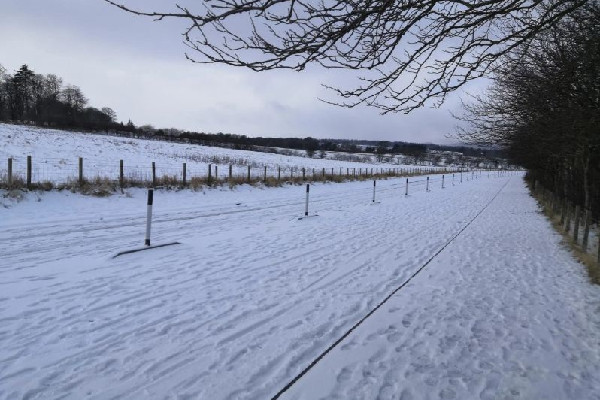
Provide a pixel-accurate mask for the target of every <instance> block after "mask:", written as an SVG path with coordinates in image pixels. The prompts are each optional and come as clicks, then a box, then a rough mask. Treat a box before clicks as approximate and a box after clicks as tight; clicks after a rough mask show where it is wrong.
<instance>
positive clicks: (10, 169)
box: [8, 158, 13, 188]
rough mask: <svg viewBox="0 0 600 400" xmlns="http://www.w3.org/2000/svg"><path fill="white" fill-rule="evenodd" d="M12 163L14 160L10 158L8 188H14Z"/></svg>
mask: <svg viewBox="0 0 600 400" xmlns="http://www.w3.org/2000/svg"><path fill="white" fill-rule="evenodd" d="M12 162H13V159H12V158H9V159H8V187H9V188H10V187H11V186H12V182H13V178H12Z"/></svg>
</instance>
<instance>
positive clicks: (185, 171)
mask: <svg viewBox="0 0 600 400" xmlns="http://www.w3.org/2000/svg"><path fill="white" fill-rule="evenodd" d="M185 185H187V165H186V163H183V186H185Z"/></svg>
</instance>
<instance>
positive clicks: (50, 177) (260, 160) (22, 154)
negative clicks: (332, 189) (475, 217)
mask: <svg viewBox="0 0 600 400" xmlns="http://www.w3.org/2000/svg"><path fill="white" fill-rule="evenodd" d="M299 153H301V152H299ZM27 156H32V160H33V163H32V164H33V181H34V182H41V181H50V182H54V183H64V182H66V181H67V180H69V179H76V178H77V176H78V167H79V157H83V159H84V161H83V162H84V166H83V170H84V175H85V176H86V177H87V178H95V177H102V178H110V179H114V180H117V179H118V177H119V161H120V160H123V164H124V174H125V176H126V177H129V178H133V179H142V180H149V179H150V177H151V176H152V167H151V166H152V162H155V163H156V173H157V176H163V175H169V176H178V177H179V178H181V175H182V165H183V163H184V162H185V163H186V164H187V176H188V178H190V177H193V176H206V174H207V171H208V165H209V164H212V165H213V166H214V165H216V166H218V171H220V172H219V174H220V176H221V177H224V176H225V175H224V174H225V173H227V172H226V171H228V168H229V164H232V165H233V174H234V176H246V175H247V166H248V165H249V166H251V174H252V175H253V176H256V177H260V176H262V175H263V174H264V167H267V174H268V175H270V176H276V175H277V173H278V168H281V173H282V177H287V176H290V172H291V170H293V171H294V172H295V175H296V176H298V171H300V170H301V169H302V168H306V170H307V171H312V169H313V168H314V169H316V170H317V172H318V171H319V170H322V168H326V169H327V173H330V172H331V169H333V172H334V173H335V174H339V173H340V171H341V172H342V173H346V172H347V168H356V171H357V172H358V171H359V168H361V169H363V170H364V169H365V168H369V170H370V169H371V168H373V169H374V170H377V169H379V168H392V167H394V168H401V167H403V168H408V167H409V168H412V169H421V168H424V167H418V166H404V165H390V164H380V163H376V162H373V163H357V162H347V161H336V160H330V159H320V158H306V157H298V156H285V155H281V154H272V153H258V152H253V151H245V150H231V149H224V148H219V147H206V146H198V145H192V144H182V143H170V142H162V141H151V140H143V139H129V138H122V137H116V136H105V135H94V134H87V133H72V132H66V131H59V130H52V129H41V128H36V127H28V126H22V125H8V124H0V176H6V173H7V159H8V158H9V157H12V158H13V171H14V174H15V175H16V176H20V177H24V176H25V171H26V165H27ZM428 168H432V167H428Z"/></svg>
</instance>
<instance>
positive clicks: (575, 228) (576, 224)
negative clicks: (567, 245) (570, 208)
mask: <svg viewBox="0 0 600 400" xmlns="http://www.w3.org/2000/svg"><path fill="white" fill-rule="evenodd" d="M580 218H581V206H579V204H578V205H576V206H575V221H573V240H574V241H575V244H577V239H579V220H580Z"/></svg>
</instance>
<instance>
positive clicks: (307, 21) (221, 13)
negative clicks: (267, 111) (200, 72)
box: [105, 0, 594, 113]
mask: <svg viewBox="0 0 600 400" xmlns="http://www.w3.org/2000/svg"><path fill="white" fill-rule="evenodd" d="M105 1H106V2H107V3H110V4H112V5H114V6H116V7H119V8H121V9H123V10H125V11H128V12H130V13H134V14H137V15H142V16H148V17H152V18H155V19H156V20H163V19H165V18H174V19H183V20H186V21H187V22H188V23H189V27H188V28H187V29H186V30H185V32H184V40H185V44H186V45H187V46H188V47H189V48H190V49H191V50H192V51H191V52H190V53H188V54H186V56H187V57H188V58H189V59H190V60H192V61H195V62H214V63H223V64H228V65H233V66H241V67H247V68H250V69H252V70H255V71H264V70H272V69H277V68H289V69H294V70H299V71H300V70H304V69H305V68H306V67H307V66H308V65H309V64H318V65H321V66H323V67H325V68H343V69H350V70H357V71H361V72H360V76H357V79H358V82H357V83H356V85H355V86H354V87H353V88H350V89H344V88H339V87H338V88H332V87H330V86H328V87H330V89H332V90H333V91H334V92H335V93H336V94H337V98H338V100H335V101H333V103H335V104H338V105H342V106H345V107H354V106H356V105H359V104H367V105H370V106H374V107H377V108H379V109H380V110H381V111H382V113H389V112H410V111H412V110H414V109H416V108H419V107H422V106H423V105H425V104H428V103H429V104H431V105H434V106H439V105H440V104H441V103H443V101H444V99H445V97H446V95H447V94H448V93H450V92H453V91H454V90H456V89H458V88H460V87H462V86H463V85H465V84H466V83H467V82H469V81H471V80H473V79H476V78H479V77H482V76H485V75H486V74H489V73H490V71H491V69H493V67H494V63H495V62H496V61H497V60H498V59H499V58H500V57H502V56H503V55H504V54H506V53H507V52H510V51H511V50H512V49H514V48H515V47H517V46H522V45H524V44H527V43H528V42H529V41H530V40H531V39H532V38H534V37H535V36H536V35H538V34H539V33H540V32H542V31H543V30H545V29H546V28H548V27H549V26H552V25H554V24H556V23H557V22H558V21H560V20H561V19H562V18H563V17H565V16H566V15H569V14H570V13H572V12H573V11H574V10H577V9H578V8H579V7H581V6H582V5H584V4H586V3H587V2H588V1H594V0H478V1H465V0H444V1H435V0H396V1H394V0H362V1H358V0H319V1H307V0H205V1H203V2H201V3H202V6H197V5H196V6H194V7H195V9H192V8H188V7H185V6H181V5H177V6H176V8H174V9H173V10H172V11H146V10H140V9H134V8H131V7H129V6H128V5H127V4H126V1H127V0H105ZM329 102H332V101H329Z"/></svg>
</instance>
